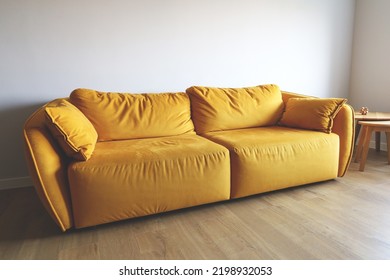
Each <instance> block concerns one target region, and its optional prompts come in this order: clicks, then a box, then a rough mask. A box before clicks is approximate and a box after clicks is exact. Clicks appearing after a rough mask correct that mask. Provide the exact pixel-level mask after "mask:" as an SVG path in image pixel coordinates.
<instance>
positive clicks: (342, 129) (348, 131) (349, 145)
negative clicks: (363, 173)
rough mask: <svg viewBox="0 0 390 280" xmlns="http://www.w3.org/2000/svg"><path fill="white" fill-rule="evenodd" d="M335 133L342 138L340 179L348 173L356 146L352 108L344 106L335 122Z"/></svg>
mask: <svg viewBox="0 0 390 280" xmlns="http://www.w3.org/2000/svg"><path fill="white" fill-rule="evenodd" d="M333 132H334V133H336V134H338V135H339V137H340V160H339V174H338V176H339V177H342V176H344V175H345V173H346V172H347V169H348V167H349V164H350V163H351V159H352V154H353V148H354V145H355V113H354V110H353V109H352V107H351V106H349V105H348V104H344V106H343V107H342V108H341V110H340V111H339V112H338V114H337V116H336V117H335V119H334V121H333Z"/></svg>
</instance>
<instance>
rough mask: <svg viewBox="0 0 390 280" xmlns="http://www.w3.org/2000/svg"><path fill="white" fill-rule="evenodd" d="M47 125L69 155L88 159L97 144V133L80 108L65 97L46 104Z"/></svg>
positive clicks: (79, 158)
mask: <svg viewBox="0 0 390 280" xmlns="http://www.w3.org/2000/svg"><path fill="white" fill-rule="evenodd" d="M45 115H46V125H47V127H48V128H49V130H50V132H51V133H52V135H53V136H54V138H55V139H56V140H57V142H58V144H59V145H60V146H61V148H62V149H63V151H64V152H65V153H66V155H67V156H69V157H72V158H74V159H77V160H81V161H86V160H88V159H89V158H90V157H91V155H92V153H93V151H94V149H95V145H96V141H97V137H98V135H97V133H96V130H95V128H94V127H93V125H92V124H91V122H90V121H89V120H88V119H87V118H86V117H85V116H84V114H83V113H82V112H80V110H79V109H77V108H76V107H75V106H73V105H72V104H71V103H69V102H68V101H66V100H65V99H57V100H54V101H52V102H50V103H49V104H47V105H46V106H45Z"/></svg>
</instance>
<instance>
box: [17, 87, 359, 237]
mask: <svg viewBox="0 0 390 280" xmlns="http://www.w3.org/2000/svg"><path fill="white" fill-rule="evenodd" d="M345 102H346V100H345V99H340V98H327V99H325V98H311V97H307V96H303V95H298V94H294V93H289V92H282V91H280V89H279V87H278V86H276V85H262V86H257V87H248V88H212V87H190V88H188V89H187V90H186V92H179V93H161V94H122V93H105V92H98V91H94V90H88V89H77V90H75V91H73V92H72V93H71V94H70V96H69V98H61V99H57V100H53V101H51V102H49V103H48V104H46V105H45V106H43V107H42V108H40V109H39V110H37V111H36V112H35V113H34V114H33V115H32V116H31V117H30V118H29V119H28V120H27V122H26V124H25V126H24V140H25V144H26V145H25V146H26V158H27V163H28V167H29V171H30V175H31V178H32V180H33V183H34V186H35V189H36V191H37V194H38V196H39V197H40V199H41V201H42V203H43V205H44V206H45V208H46V210H47V211H48V213H49V214H50V215H51V217H52V218H53V219H54V221H55V222H56V223H57V224H58V226H59V227H60V228H61V229H62V230H63V231H66V230H67V229H70V228H72V227H75V228H82V227H88V226H93V225H98V224H103V223H108V222H113V221H118V220H123V219H128V218H131V217H138V216H145V215H150V214H154V213H160V212H165V211H170V210H174V209H180V208H184V207H191V206H195V205H201V204H206V203H212V202H217V201H223V200H229V199H234V198H239V197H244V196H249V195H253V194H258V193H264V192H268V191H272V190H277V189H282V188H287V187H292V186H298V185H302V184H308V183H313V182H319V181H324V180H330V179H334V178H336V177H338V176H344V174H345V172H346V170H347V168H348V165H349V163H350V159H351V154H352V147H353V139H354V137H353V136H354V116H353V110H352V109H351V107H350V106H348V105H347V104H345Z"/></svg>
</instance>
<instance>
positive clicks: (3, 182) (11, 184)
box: [0, 177, 33, 191]
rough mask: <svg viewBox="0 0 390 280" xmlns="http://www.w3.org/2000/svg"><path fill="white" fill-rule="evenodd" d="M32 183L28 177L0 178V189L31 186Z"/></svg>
mask: <svg viewBox="0 0 390 280" xmlns="http://www.w3.org/2000/svg"><path fill="white" fill-rule="evenodd" d="M32 185H33V184H32V181H31V178H30V177H18V178H9V179H0V191H1V190H7V189H16V188H23V187H32Z"/></svg>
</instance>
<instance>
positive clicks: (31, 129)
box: [23, 107, 73, 231]
mask: <svg viewBox="0 0 390 280" xmlns="http://www.w3.org/2000/svg"><path fill="white" fill-rule="evenodd" d="M44 118H45V116H44V107H42V108H40V109H38V110H37V111H36V112H35V113H34V114H33V115H32V116H31V117H30V118H29V119H28V120H27V121H26V123H25V125H24V131H23V136H24V143H25V154H26V160H27V166H28V169H29V173H30V176H31V179H32V181H33V184H34V187H35V190H36V192H37V194H38V197H39V198H40V200H41V201H42V203H43V205H44V207H45V208H46V210H47V211H48V213H49V214H50V216H51V217H52V218H53V220H54V221H55V222H56V223H57V225H58V226H59V227H60V228H61V230H62V231H66V230H67V229H69V228H71V227H72V226H73V215H72V208H71V201H70V194H69V187H68V179H67V165H68V164H67V161H68V158H67V157H66V156H65V155H64V153H63V152H62V151H61V149H60V148H59V146H58V145H57V143H56V142H55V139H54V138H53V137H52V136H51V134H50V132H49V131H48V129H47V128H46V127H45V125H44V120H45V119H44Z"/></svg>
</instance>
